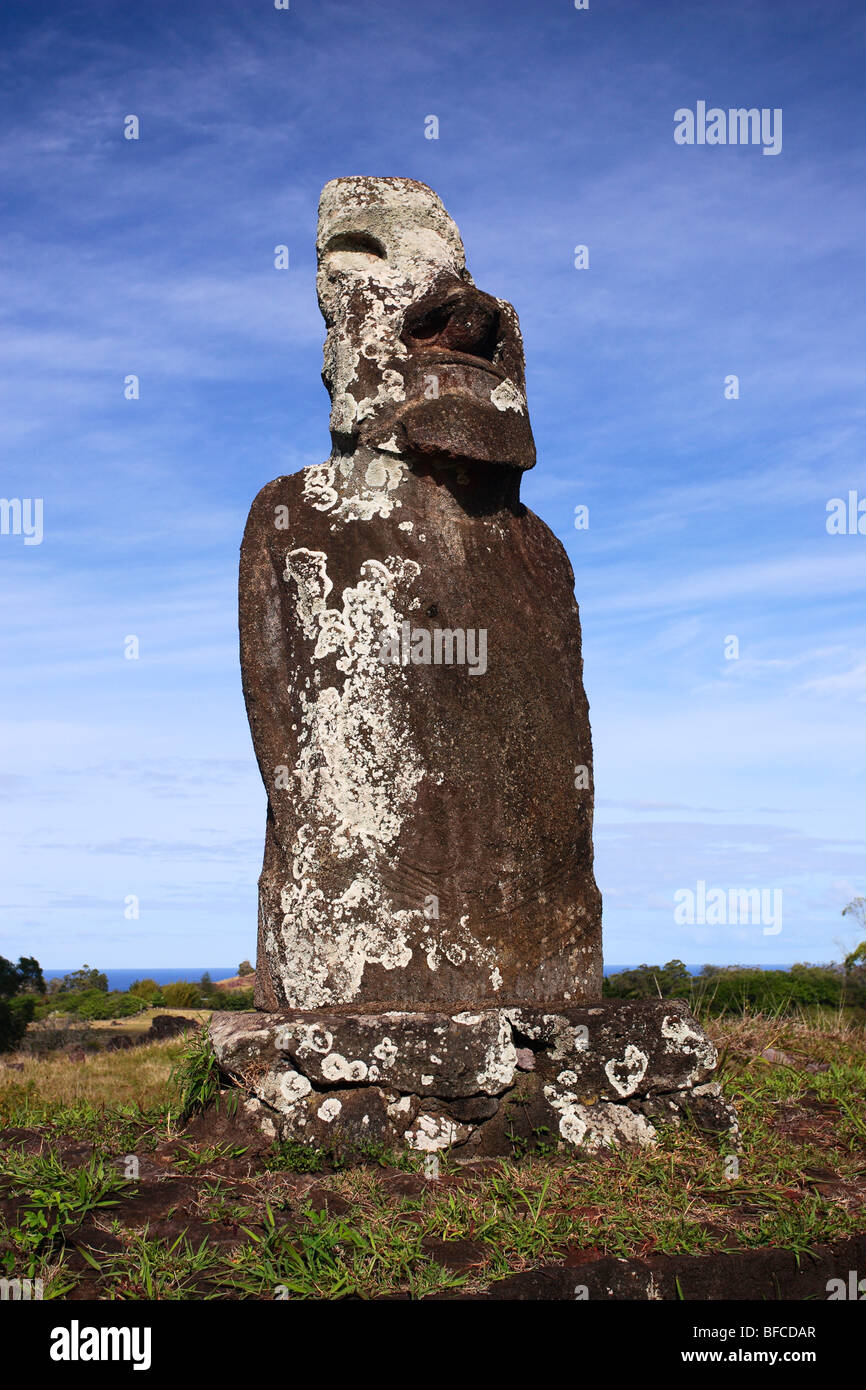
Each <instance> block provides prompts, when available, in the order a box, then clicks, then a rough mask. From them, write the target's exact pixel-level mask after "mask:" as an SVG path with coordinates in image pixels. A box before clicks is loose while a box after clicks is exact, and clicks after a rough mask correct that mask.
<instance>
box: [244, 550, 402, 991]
mask: <svg viewBox="0 0 866 1390" xmlns="http://www.w3.org/2000/svg"><path fill="white" fill-rule="evenodd" d="M285 574H286V582H287V583H288V584H289V585H290V586H291V589H292V590H294V591H295V592H294V596H295V603H296V608H297V612H298V615H299V619H300V623H301V626H302V630H303V632H304V635H305V636H306V637H307V638H308V640H309V641H310V642H311V643H312V644H313V650H312V652H311V661H312V662H313V663H316V662H320V661H323V660H324V659H326V658H335V664H336V667H337V669H338V670H339V671H340V672H341V674H342V676H343V681H342V686H341V687H340V688H338V687H337V686H335V685H327V686H323V687H322V686H321V685H320V684H317V683H316V682H314V684H313V687H312V688H308V687H307V686H306V685H305V686H304V687H303V688H302V687H301V686H300V684H299V685H298V686H297V687H296V689H295V691H294V695H295V702H296V704H297V707H298V709H299V712H300V718H299V730H298V757H297V762H296V765H295V767H294V769H293V773H294V780H295V784H296V785H295V789H294V791H291V792H289V793H288V794H290V795H293V796H294V797H295V798H296V800H297V802H298V804H299V807H300V811H301V814H300V816H299V828H298V831H297V834H296V837H295V841H294V843H293V845H292V878H291V880H290V881H289V882H288V883H286V884H285V885H284V887H283V890H282V895H281V905H282V912H283V916H282V921H280V922H273V923H270V924H269V928H268V931H267V933H266V938H265V940H266V947H267V950H268V954H269V957H270V959H271V961H272V962H278V963H277V964H275V965H273V966H272V968H273V969H274V970H276V971H279V973H280V975H281V979H282V983H283V987H284V991H285V999H286V1002H287V1003H288V1004H289V1005H290V1006H291V1007H294V1008H301V1009H311V1008H320V1007H322V1006H324V1005H327V1004H330V1003H335V1002H341V1003H345V1002H349V1001H350V1000H351V999H353V998H355V997H356V996H357V994H358V991H359V989H360V986H361V981H362V978H363V974H364V970H365V968H366V966H367V965H368V964H369V963H375V964H378V965H381V966H382V967H384V968H385V969H386V970H395V969H400V968H403V967H405V966H406V965H408V963H409V961H410V960H411V958H412V949H413V947H412V941H413V939H415V938H416V937H417V935H418V933H419V932H420V931H421V929H422V926H423V924H424V922H425V920H426V919H424V917H423V912H422V910H421V908H420V906H419V908H418V910H417V911H409V910H405V909H401V910H394V909H393V908H392V905H391V902H390V899H389V897H388V895H387V893H386V891H385V890H384V888H383V887H382V878H383V875H382V869H383V867H387V863H388V853H389V847H390V846H391V845H392V844H393V843H394V841H395V840H396V839H397V837H398V835H399V833H400V829H401V826H402V825H403V821H404V819H405V816H406V814H407V812H408V811H409V809H410V807H411V805H412V803H413V801H414V797H415V791H416V788H417V786H418V783H419V782H420V781H421V779H422V777H423V776H424V770H423V765H422V761H421V759H420V757H419V755H418V753H417V752H416V750H415V749H414V747H413V746H412V743H411V741H410V739H409V734H408V723H407V718H406V711H405V703H404V700H405V697H404V691H403V688H402V687H403V685H404V684H405V681H406V673H405V671H404V670H403V669H402V668H401V667H398V666H393V665H387V664H385V663H384V662H382V661H381V660H380V649H381V643H382V638H383V634H384V633H385V632H387V631H390V630H393V629H394V628H397V627H399V624H400V622H401V621H402V620H403V616H404V614H405V611H406V605H407V603H408V600H409V596H410V591H411V587H412V585H413V583H414V582H415V581H416V580H417V578H418V575H419V574H420V566H418V565H417V564H416V563H415V562H414V561H411V560H405V559H399V558H397V557H395V556H390V557H388V559H387V560H386V561H384V562H382V561H379V560H367V561H365V562H364V563H363V564H362V565H361V568H360V574H359V578H358V582H357V584H354V585H350V586H348V587H347V588H345V589H344V590H343V592H342V593H341V594H340V595H339V604H338V605H333V606H328V602H327V600H328V598H329V596H331V595H332V593H333V583H332V581H331V580H330V578H329V575H328V572H327V558H326V557H325V556H324V555H322V554H321V553H320V552H317V551H309V550H306V549H303V548H301V549H297V550H293V551H290V552H289V553H288V555H287V556H286V571H285ZM316 674H317V675H318V673H316ZM341 863H342V864H343V865H344V866H345V867H344V868H343V870H342V871H341V872H338V873H335V866H338V865H340V864H341ZM338 884H339V888H337V885H338ZM335 890H336V891H335Z"/></svg>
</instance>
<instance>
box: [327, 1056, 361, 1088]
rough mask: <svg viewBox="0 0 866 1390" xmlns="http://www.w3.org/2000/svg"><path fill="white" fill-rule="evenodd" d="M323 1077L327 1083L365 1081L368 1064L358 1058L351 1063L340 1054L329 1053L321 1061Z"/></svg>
mask: <svg viewBox="0 0 866 1390" xmlns="http://www.w3.org/2000/svg"><path fill="white" fill-rule="evenodd" d="M321 1068H322V1075H323V1077H324V1078H325V1080H326V1081H355V1082H358V1081H364V1080H366V1077H367V1063H366V1062H363V1061H361V1059H360V1058H356V1060H355V1061H353V1062H350V1061H348V1060H347V1059H346V1058H345V1057H341V1056H340V1054H339V1052H329V1053H328V1055H327V1057H323V1058H322V1061H321Z"/></svg>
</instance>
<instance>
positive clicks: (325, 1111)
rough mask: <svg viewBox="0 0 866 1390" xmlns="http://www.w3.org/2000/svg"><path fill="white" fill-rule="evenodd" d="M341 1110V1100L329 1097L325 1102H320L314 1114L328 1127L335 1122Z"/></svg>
mask: <svg viewBox="0 0 866 1390" xmlns="http://www.w3.org/2000/svg"><path fill="white" fill-rule="evenodd" d="M342 1108H343V1102H342V1101H341V1100H337V1097H336V1096H329V1097H328V1099H327V1100H324V1101H322V1104H321V1105H320V1106H319V1108H318V1110H317V1111H316V1114H317V1115H318V1117H319V1119H320V1120H324V1122H325V1124H326V1125H329V1124H330V1123H331V1121H332V1120H336V1118H337V1116H338V1115H339V1113H340V1111H341V1110H342Z"/></svg>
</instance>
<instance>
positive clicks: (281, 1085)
mask: <svg viewBox="0 0 866 1390" xmlns="http://www.w3.org/2000/svg"><path fill="white" fill-rule="evenodd" d="M252 1084H253V1089H254V1091H255V1093H256V1095H257V1096H258V1097H259V1098H260V1099H261V1100H263V1101H264V1102H265V1104H266V1105H269V1106H270V1107H271V1109H272V1110H279V1111H280V1113H281V1114H283V1115H288V1116H292V1117H295V1116H296V1115H297V1112H298V1110H299V1108H301V1107H304V1102H305V1101H306V1098H307V1096H309V1095H310V1093H311V1091H312V1089H313V1087H312V1084H311V1083H310V1082H309V1081H308V1079H307V1078H306V1076H302V1075H301V1074H300V1072H296V1071H293V1070H292V1069H291V1068H285V1069H281V1070H279V1071H267V1072H265V1073H264V1074H263V1075H261V1076H259V1077H256V1078H255V1079H254V1080H253V1083H252ZM304 1108H305V1107H304Z"/></svg>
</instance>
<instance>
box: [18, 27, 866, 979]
mask: <svg viewBox="0 0 866 1390" xmlns="http://www.w3.org/2000/svg"><path fill="white" fill-rule="evenodd" d="M0 37H2V58H0V64H2V78H3V80H2V84H0V106H2V122H0V185H2V197H3V224H4V232H5V235H4V237H3V244H2V250H0V270H2V279H3V286H4V292H3V310H4V313H3V324H2V328H0V354H2V372H0V383H2V384H0V391H2V411H0V415H2V429H3V432H4V435H5V439H4V441H3V466H2V486H0V492H2V495H3V496H5V497H8V498H14V497H19V498H36V497H40V498H42V499H44V538H43V541H42V543H41V544H40V545H30V546H26V545H24V542H23V537H22V536H15V535H6V536H0V565H2V573H3V586H2V593H3V607H2V630H3V649H4V680H3V683H2V696H0V700H2V704H0V735H2V743H3V749H4V753H3V759H2V769H3V770H2V773H0V795H2V803H0V811H2V820H0V833H2V857H3V858H2V875H3V892H2V895H0V896H2V902H3V908H2V914H0V954H3V955H6V956H13V957H17V956H18V955H19V954H21V953H26V954H35V955H37V956H38V957H39V959H40V960H42V961H43V963H44V964H46V965H49V966H56V967H66V966H75V965H78V964H80V963H81V962H82V961H84V960H86V961H88V962H90V963H91V964H96V965H99V966H102V967H105V966H122V965H138V964H142V965H152V966H172V965H178V966H180V965H184V966H188V965H189V964H190V963H191V962H193V963H195V962H196V961H199V962H201V963H202V964H207V963H208V962H212V961H214V960H221V959H222V960H234V959H238V960H239V959H241V958H242V957H243V956H250V955H252V953H253V952H254V949H255V921H256V877H257V875H258V870H259V865H260V859H261V847H262V842H263V834H264V804H265V803H264V793H263V790H262V787H261V784H260V781H259V777H258V772H257V769H256V766H255V763H254V760H253V754H252V748H251V745H250V740H249V735H248V731H247V725H246V719H245V714H244V709H243V702H242V698H241V693H240V680H239V673H238V665H237V637H236V596H235V586H236V567H237V551H238V545H239V542H240V537H241V533H242V529H243V524H244V520H245V517H246V513H247V509H248V507H249V504H250V502H251V500H252V498H253V496H254V495H255V493H256V492H257V491H258V489H259V488H260V487H261V485H262V484H263V483H265V482H266V481H268V480H269V479H271V478H273V477H276V476H278V475H279V474H281V473H287V472H294V471H295V470H296V469H298V468H301V467H303V466H305V465H307V464H310V463H315V462H319V461H321V460H322V459H323V458H324V457H326V455H327V452H328V434H327V418H328V412H327V398H326V395H325V392H324V389H323V387H322V386H321V383H320V380H319V371H320V367H321V345H322V339H323V336H324V334H323V326H322V323H321V319H320V316H319V313H318V310H317V307H316V302H315V288H314V246H313V241H314V231H315V217H316V205H317V201H318V196H319V192H320V190H321V187H322V185H323V184H324V183H325V182H326V180H327V179H330V178H332V177H334V176H337V175H343V174H356V173H363V174H389V175H404V176H409V177H413V178H419V179H423V180H424V181H425V182H427V183H429V184H430V185H431V186H432V187H433V188H435V189H436V190H437V192H438V193H439V194H440V196H441V197H442V199H443V201H444V202H445V205H446V207H447V208H448V210H449V211H450V212H451V214H452V216H453V217H454V218H455V220H456V221H457V223H458V225H459V226H460V229H461V232H462V234H463V239H464V242H465V245H466V248H467V255H468V261H469V266H470V269H471V270H472V273H473V275H474V278H475V280H476V283H477V284H478V285H479V286H480V287H481V288H482V289H484V290H486V291H488V292H490V293H493V294H496V295H500V296H503V297H505V298H508V299H510V300H512V301H513V303H514V304H515V306H516V307H517V310H518V312H519V314H520V317H521V323H522V327H523V332H524V338H525V343H526V353H527V380H528V392H529V403H530V409H531V413H532V420H533V426H534V430H535V436H536V442H537V445H538V453H539V463H538V466H537V468H536V469H535V471H534V472H533V473H531V474H530V475H529V476H528V478H527V479H526V482H525V485H524V493H523V495H524V500H525V501H526V502H527V503H528V505H529V506H531V507H532V508H533V509H534V510H535V511H537V512H538V513H540V515H541V516H542V517H543V518H544V519H545V520H546V521H547V522H548V524H549V525H550V526H551V527H552V528H553V529H554V531H555V532H556V533H557V535H558V536H559V537H560V538H561V539H562V541H563V542H564V544H565V545H566V547H567V549H568V552H569V555H570V557H571V559H572V563H573V565H574V569H575V575H576V593H577V598H578V601H579V603H580V607H581V615H582V622H583V629H584V658H585V683H586V687H587V692H588V695H589V699H590V705H591V718H592V727H593V737H594V744H595V754H596V790H597V813H596V816H597V818H596V825H597V829H596V862H597V876H598V880H599V883H600V886H601V889H602V892H603V894H604V899H605V908H604V926H605V956H606V959H607V960H609V961H619V962H623V961H638V960H646V961H653V962H654V961H663V960H667V959H669V958H670V957H672V956H679V957H681V958H683V959H685V960H688V961H716V962H726V961H727V962H733V961H738V960H748V961H766V962H777V963H778V962H785V961H793V960H804V959H808V960H827V959H832V958H838V957H839V954H840V951H841V950H842V949H843V948H850V946H851V945H852V944H854V941H855V940H856V939H857V932H856V928H854V927H851V926H849V922H850V919H849V918H845V919H844V920H843V919H842V918H841V916H840V912H841V909H842V907H844V905H845V903H846V902H847V901H848V900H849V899H850V898H851V897H852V896H853V895H854V894H855V893H864V892H866V858H864V848H866V820H864V814H863V805H864V785H866V776H864V774H866V741H864V737H863V725H864V716H866V613H864V602H863V598H864V589H866V536H860V535H841V536H830V535H828V534H827V530H826V525H825V521H826V504H827V502H828V501H829V499H831V498H834V497H847V494H848V492H849V490H852V489H859V495H860V497H862V498H866V468H864V445H863V425H864V410H866V407H864V396H863V381H864V378H866V362H864V356H866V323H864V316H866V314H864V296H863V284H864V278H866V277H864V247H866V204H864V199H863V184H864V169H863V164H864V142H863V140H862V136H861V135H858V132H859V131H860V130H861V128H862V72H863V65H864V37H866V11H864V10H863V9H862V7H861V6H860V5H857V4H853V3H852V4H841V3H835V2H834V0H828V3H822V4H821V5H814V4H812V3H809V4H804V3H797V2H796V0H795V2H794V3H790V4H786V5H784V6H782V5H779V4H771V3H768V0H763V3H756V2H755V0H747V3H737V0H734V3H729V4H725V5H708V4H706V3H704V2H703V0H700V2H697V0H696V3H687V2H686V0H673V3H671V4H669V5H665V6H657V5H647V4H646V3H640V2H639V0H631V2H630V3H629V2H620V3H617V0H590V9H589V10H588V11H585V12H578V11H576V10H575V9H574V7H573V4H571V3H568V2H567V0H543V3H538V4H514V3H509V2H508V0H504V2H502V0H498V2H497V3H493V2H492V0H468V3H467V0H461V2H460V3H455V2H454V0H439V3H437V4H436V5H412V4H407V3H396V0H377V2H376V3H369V4H357V3H355V4H349V3H333V0H320V3H313V0H291V9H290V10H289V11H288V12H283V11H276V10H274V8H273V6H272V5H269V3H268V0H245V3H243V4H241V3H230V2H227V0H213V3H199V0H185V3H184V4H182V5H178V4H176V3H170V4H167V3H160V2H159V0H151V3H149V4H148V5H147V6H130V5H116V4H111V5H109V4H104V3H89V4H87V3H85V4H75V3H62V4H60V3H50V2H49V3H41V4H38V5H34V4H33V3H15V0H7V4H6V6H5V7H4V11H3V15H2V19H0ZM699 100H705V101H707V103H708V104H709V105H711V106H712V105H717V106H719V107H722V108H725V109H727V108H729V107H737V106H755V107H759V108H764V107H766V108H777V107H778V108H782V111H783V148H782V152H781V153H780V154H779V155H777V156H771V157H766V156H764V155H763V154H762V151H761V149H760V148H759V147H755V146H724V147H719V146H716V147H710V146H697V145H696V146H679V145H676V144H675V143H674V140H673V129H674V111H675V110H676V109H677V108H680V107H691V108H693V109H694V107H695V104H696V102H697V101H699ZM129 114H135V115H137V116H138V117H139V120H140V139H139V140H138V141H127V140H124V138H123V123H124V118H125V117H126V116H127V115H129ZM431 114H435V115H437V116H438V118H439V123H440V130H439V139H438V140H428V139H425V137H424V127H425V117H427V116H428V115H431ZM281 243H285V244H286V245H288V247H289V248H290V257H291V268H290V270H288V271H285V272H280V271H277V270H275V269H274V266H273V249H274V247H275V246H276V245H277V244H281ZM577 244H586V245H587V246H588V247H589V251H590V265H589V269H587V270H577V269H575V267H574V264H573V259H574V247H575V245H577ZM130 373H134V374H136V375H138V376H139V378H140V383H141V386H140V393H141V394H140V399H139V400H137V401H128V400H125V399H124V394H123V382H124V378H125V377H126V376H127V375H128V374H130ZM732 373H733V374H736V375H737V376H738V377H739V382H740V396H739V399H737V400H726V399H725V397H724V380H725V377H726V376H727V375H729V374H732ZM578 505H586V506H588V507H589V517H590V524H589V528H588V529H587V530H585V531H577V530H576V529H575V527H574V525H573V517H574V509H575V507H576V506H578ZM128 635H135V636H137V637H138V639H139V642H140V657H139V660H137V661H130V660H126V659H125V658H124V639H125V638H126V637H127V636H128ZM730 635H735V636H736V637H737V638H738V641H739V652H740V655H739V659H737V660H726V659H725V655H724V644H725V639H726V637H728V636H730ZM698 880H703V881H705V882H706V883H707V884H708V886H719V887H722V888H725V889H727V888H730V887H744V888H748V887H759V888H763V889H769V890H775V889H781V890H782V891H783V895H784V896H783V902H784V909H783V926H782V930H781V932H779V933H778V934H775V935H771V936H770V935H765V934H764V933H763V932H762V929H761V927H760V926H759V925H746V926H740V927H734V926H706V925H704V926H701V925H695V926H679V925H677V924H676V923H675V921H674V915H673V900H674V893H675V892H676V891H677V890H678V889H681V888H694V887H695V885H696V883H697V881H698ZM128 895H135V896H136V897H137V898H138V899H139V902H140V916H139V917H138V919H137V920H135V919H132V920H128V919H127V918H126V917H125V916H124V902H125V899H126V898H127V896H128Z"/></svg>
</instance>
